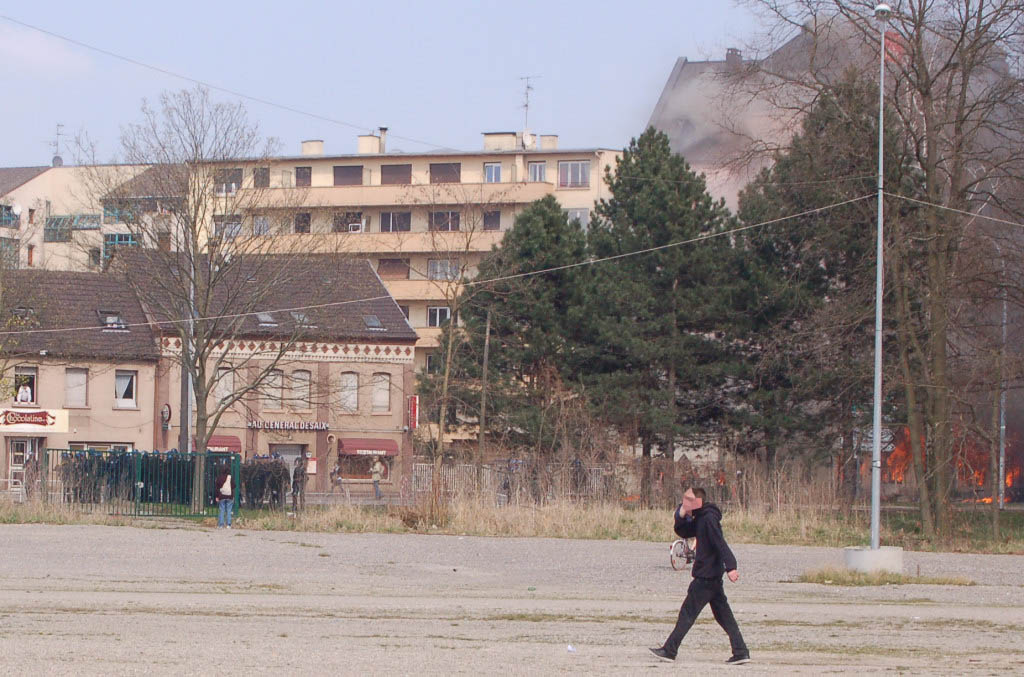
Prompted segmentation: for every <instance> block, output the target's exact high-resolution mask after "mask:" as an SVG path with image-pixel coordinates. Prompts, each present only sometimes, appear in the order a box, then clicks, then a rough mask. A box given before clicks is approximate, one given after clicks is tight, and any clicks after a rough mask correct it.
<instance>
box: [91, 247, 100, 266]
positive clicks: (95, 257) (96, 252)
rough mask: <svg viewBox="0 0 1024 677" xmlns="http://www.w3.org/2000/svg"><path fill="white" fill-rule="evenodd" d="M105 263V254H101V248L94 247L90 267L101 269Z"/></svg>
mask: <svg viewBox="0 0 1024 677" xmlns="http://www.w3.org/2000/svg"><path fill="white" fill-rule="evenodd" d="M102 261H103V254H102V252H100V249H99V247H93V248H92V249H90V250H89V265H90V266H95V267H99V265H100V263H101V262H102Z"/></svg>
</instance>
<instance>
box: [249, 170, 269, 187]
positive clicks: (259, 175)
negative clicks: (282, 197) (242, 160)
mask: <svg viewBox="0 0 1024 677" xmlns="http://www.w3.org/2000/svg"><path fill="white" fill-rule="evenodd" d="M252 187H253V188H270V167H256V168H255V169H253V170H252Z"/></svg>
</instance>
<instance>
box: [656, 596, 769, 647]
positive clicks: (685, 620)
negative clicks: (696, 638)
mask: <svg viewBox="0 0 1024 677" xmlns="http://www.w3.org/2000/svg"><path fill="white" fill-rule="evenodd" d="M707 604H710V605H711V613H712V614H714V616H715V620H716V621H718V624H719V625H721V626H722V629H723V630H725V632H726V634H728V635H729V644H730V645H732V654H733V655H734V656H740V655H745V654H747V653H749V652H748V651H747V645H746V644H745V643H744V642H743V635H741V634H740V628H739V626H738V625H736V618H735V616H733V615H732V609H731V608H729V600H728V599H726V597H725V590H724V589H723V587H722V579H721V578H694V579H693V582H691V583H690V588H689V589H688V590H687V591H686V599H685V600H683V606H682V607H681V608H680V609H679V620H677V621H676V627H675V628H673V630H672V634H670V635H669V636H668V639H666V640H665V650H666V651H668V652H669V653H670V654H672V655H673V656H674V655H676V653H677V652H678V651H679V645H680V643H682V641H683V637H686V633H687V632H689V631H690V628H691V627H692V626H693V623H694V621H696V620H697V616H698V615H699V614H700V612H701V610H702V609H703V608H704V606H705V605H707Z"/></svg>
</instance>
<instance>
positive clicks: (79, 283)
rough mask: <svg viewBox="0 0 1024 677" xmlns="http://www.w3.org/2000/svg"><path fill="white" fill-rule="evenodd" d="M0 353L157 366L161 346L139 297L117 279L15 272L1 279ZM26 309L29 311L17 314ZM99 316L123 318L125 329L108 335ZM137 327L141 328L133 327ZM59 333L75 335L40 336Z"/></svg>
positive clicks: (7, 273) (57, 273)
mask: <svg viewBox="0 0 1024 677" xmlns="http://www.w3.org/2000/svg"><path fill="white" fill-rule="evenodd" d="M0 288H2V291H3V306H2V307H0V330H3V331H17V330H23V331H26V333H21V334H0V352H3V353H7V354H38V353H39V351H41V350H45V351H47V354H48V355H50V356H63V357H77V358H95V359H98V360H118V361H123V360H144V361H149V360H152V361H155V360H156V359H157V357H158V354H157V350H156V342H155V340H154V338H153V334H152V332H151V331H150V329H149V327H148V325H145V324H144V323H145V322H146V318H145V315H143V313H142V307H141V306H140V305H139V302H138V301H137V300H136V298H135V295H134V294H132V292H131V291H130V289H129V288H128V287H127V286H126V285H125V284H124V283H123V282H120V281H118V280H117V278H115V277H114V276H111V275H105V274H103V273H73V272H67V271H51V270H10V271H4V273H3V277H2V278H0ZM17 309H25V310H17ZM99 311H107V312H114V313H120V317H121V320H122V321H123V322H124V323H125V324H126V325H128V326H127V327H126V328H125V329H104V328H103V326H102V325H101V321H100V315H99ZM132 325H136V326H132ZM40 329H57V330H61V329H63V330H68V329H73V330H74V331H54V332H40V331H31V330H40Z"/></svg>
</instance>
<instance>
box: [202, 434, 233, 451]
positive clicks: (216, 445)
mask: <svg viewBox="0 0 1024 677" xmlns="http://www.w3.org/2000/svg"><path fill="white" fill-rule="evenodd" d="M195 448H196V441H195V439H194V438H193V440H192V450H193V451H195ZM206 448H207V449H208V450H209V451H213V452H218V451H219V452H224V453H230V454H240V453H242V441H241V440H240V439H238V438H237V437H235V436H234V435H210V441H209V442H207V443H206Z"/></svg>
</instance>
